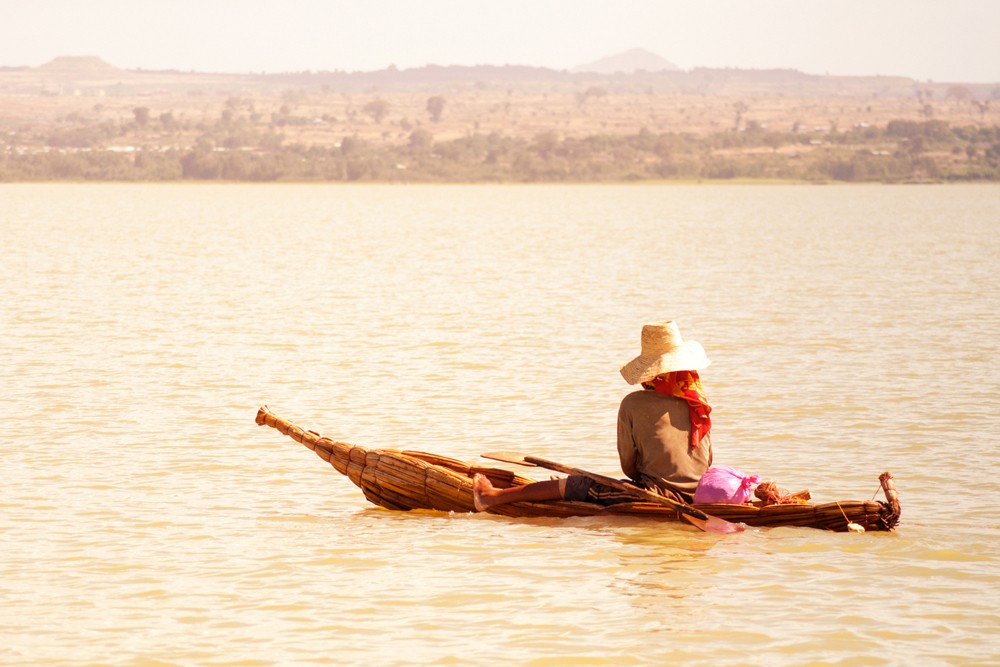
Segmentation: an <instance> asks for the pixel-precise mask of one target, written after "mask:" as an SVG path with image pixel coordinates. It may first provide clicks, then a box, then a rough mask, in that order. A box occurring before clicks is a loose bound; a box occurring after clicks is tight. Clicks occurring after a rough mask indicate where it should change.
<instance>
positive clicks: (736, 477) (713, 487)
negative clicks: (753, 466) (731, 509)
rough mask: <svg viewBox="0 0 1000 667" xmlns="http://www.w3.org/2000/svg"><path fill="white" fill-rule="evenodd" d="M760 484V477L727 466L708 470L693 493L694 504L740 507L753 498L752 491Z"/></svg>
mask: <svg viewBox="0 0 1000 667" xmlns="http://www.w3.org/2000/svg"><path fill="white" fill-rule="evenodd" d="M758 483H760V475H750V476H747V475H745V474H744V473H743V472H742V471H740V470H737V469H736V468H730V467H729V466H719V467H717V468H709V469H708V470H706V471H705V474H704V475H702V476H701V480H700V481H699V482H698V488H697V490H695V492H694V501H695V502H696V503H727V504H730V505H742V504H744V503H746V502H747V501H749V500H750V498H751V497H752V496H753V490H754V488H756V486H757V484H758Z"/></svg>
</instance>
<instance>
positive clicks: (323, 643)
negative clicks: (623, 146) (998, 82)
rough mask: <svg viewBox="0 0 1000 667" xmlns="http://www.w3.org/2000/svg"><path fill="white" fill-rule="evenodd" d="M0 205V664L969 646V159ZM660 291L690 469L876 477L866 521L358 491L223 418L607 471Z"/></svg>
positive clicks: (102, 193)
mask: <svg viewBox="0 0 1000 667" xmlns="http://www.w3.org/2000/svg"><path fill="white" fill-rule="evenodd" d="M0 233H2V244H0V303H2V304H3V305H2V308H0V359H2V364H0V387H2V388H3V401H2V402H0V411H2V414H3V416H4V420H3V421H4V427H3V435H2V436H0V443H2V450H0V451H2V463H3V484H2V487H0V488H2V491H0V664H4V665H91V664H107V665H325V664H330V665H333V664H338V665H339V664H366V665H367V664H371V665H385V664H421V663H423V664H426V663H434V664H470V663H473V662H477V661H489V662H496V661H500V660H504V661H509V662H510V663H512V664H521V665H539V666H542V665H563V664H567V665H579V664H587V665H632V664H636V665H647V664H657V665H663V664H686V665H720V664H722V665H738V664H754V665H757V664H761V665H764V664H766V665H806V664H817V665H819V664H850V665H854V664H864V665H897V664H906V665H915V664H919V665H936V664H941V665H959V664H983V665H985V664H1000V628H998V622H997V618H998V614H1000V569H998V562H1000V547H998V538H1000V530H998V525H997V524H998V522H997V519H996V515H995V514H994V512H995V507H996V503H997V499H998V498H1000V465H998V463H1000V454H998V451H1000V368H998V363H997V357H998V347H1000V346H998V343H997V338H998V331H1000V281H998V280H997V277H996V272H997V269H998V265H1000V187H998V186H995V185H990V186H951V187H941V186H926V187H924V186H909V187H879V186H843V187H841V186H826V187H824V186H787V187H786V186H714V185H702V186H697V185H692V186H681V185H670V186H653V185H640V186H538V187H529V186H524V187H521V186H428V187H423V186H420V187H412V186H410V187H408V186H361V187H349V186H327V185H267V186H258V185H51V184H27V185H21V184H18V185H10V184H8V185H0ZM664 317H673V318H676V319H677V320H678V321H679V322H680V324H681V328H682V331H683V332H684V334H685V336H686V337H687V338H689V339H693V340H697V341H699V342H701V343H702V344H703V345H704V346H705V347H706V349H707V351H708V353H709V356H710V357H711V358H712V360H713V364H712V366H711V367H710V368H709V369H708V370H706V371H705V372H704V373H703V379H704V382H705V387H706V390H707V392H708V394H709V397H710V398H711V399H712V400H713V402H714V404H715V412H713V419H714V424H715V429H714V443H715V453H716V462H717V463H720V464H728V465H734V466H736V467H739V468H741V469H743V470H745V471H747V472H749V473H758V474H761V475H763V476H764V477H765V478H769V479H775V480H777V481H779V483H781V484H782V486H785V487H788V488H792V489H799V488H804V487H808V488H809V489H811V490H812V492H813V496H814V498H815V499H816V500H818V501H830V500H835V499H866V498H870V497H872V496H873V495H874V494H875V492H876V490H877V489H878V480H877V477H878V474H879V473H880V472H882V471H883V470H890V471H892V473H893V474H894V475H895V476H896V478H897V488H898V489H899V492H900V497H901V500H902V503H903V523H902V524H901V526H900V527H899V528H898V530H897V532H895V533H892V534H884V533H879V534H874V533H868V534H865V535H851V534H833V533H826V532H821V531H817V530H811V529H790V528H784V529H771V530H749V531H747V532H745V533H743V534H740V535H734V536H722V537H720V536H715V535H707V534H704V533H699V532H698V531H696V530H695V529H693V528H691V527H690V526H685V525H678V524H661V523H656V522H649V521H643V520H639V519H628V518H619V519H615V520H597V519H593V518H579V519H570V520H561V521H560V520H512V519H505V518H501V517H496V516H490V515H476V514H458V515H449V514H445V513H434V512H413V513H397V512H390V511H387V510H384V509H381V508H378V507H375V506H373V505H370V504H368V503H367V501H366V500H365V499H364V497H363V496H362V494H361V492H360V491H359V490H358V489H357V488H356V487H354V486H353V485H352V484H351V483H350V482H349V481H348V480H347V479H346V478H345V477H342V476H340V475H339V474H337V473H336V471H334V470H333V469H332V468H331V467H330V466H328V465H327V464H325V463H324V462H323V461H321V460H320V459H319V458H317V457H316V456H315V455H314V454H313V453H311V452H309V451H308V450H306V449H305V448H303V447H302V446H301V445H299V444H297V443H295V442H293V441H292V440H290V439H288V438H286V437H284V436H281V435H280V434H279V433H277V432H276V431H274V430H272V429H265V428H260V427H257V426H256V425H255V424H254V415H255V413H256V410H257V407H258V406H259V405H260V404H262V403H268V404H269V405H270V407H271V409H272V410H274V412H275V413H276V414H278V415H279V416H282V417H286V418H289V419H292V420H294V421H296V422H297V423H299V424H301V425H303V426H305V427H308V428H311V429H314V430H317V431H319V432H321V433H323V434H324V435H329V436H331V437H334V438H337V439H341V440H346V441H349V442H355V443H357V444H360V445H364V446H366V447H370V448H377V447H393V448H410V449H420V450H425V451H431V452H437V453H441V454H446V455H449V456H454V457H457V458H461V459H464V460H469V461H474V460H480V459H478V455H479V454H480V453H482V452H485V451H489V450H497V449H506V450H515V451H522V452H526V453H532V454H536V455H541V456H545V457H547V458H551V459H555V460H559V461H563V462H566V463H570V464H573V465H577V466H580V467H584V468H589V469H591V470H595V471H598V472H605V473H608V474H616V473H617V472H618V471H617V458H616V453H615V445H614V428H615V416H616V411H617V406H618V402H619V400H620V399H621V397H622V396H623V395H624V394H625V393H626V392H628V391H629V390H630V388H629V387H628V386H627V385H625V383H624V382H623V381H622V380H621V377H620V376H619V375H618V367H619V365H620V364H622V363H624V362H625V361H627V360H629V359H630V358H631V357H632V356H634V355H635V354H636V353H637V352H638V346H639V329H640V327H641V324H642V323H643V322H645V321H648V320H651V319H659V318H664ZM522 472H524V471H522ZM528 474H532V473H530V472H529V473H528ZM536 476H537V475H536ZM541 477H542V478H544V475H542V476H541Z"/></svg>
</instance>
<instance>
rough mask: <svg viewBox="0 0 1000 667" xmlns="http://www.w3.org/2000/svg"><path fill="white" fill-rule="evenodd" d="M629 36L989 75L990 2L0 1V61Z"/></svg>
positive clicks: (283, 65) (546, 52)
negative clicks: (59, 57)
mask: <svg viewBox="0 0 1000 667" xmlns="http://www.w3.org/2000/svg"><path fill="white" fill-rule="evenodd" d="M633 47H638V48H643V49H647V50H649V51H652V52H654V53H656V54H658V55H661V56H663V57H664V58H666V59H668V60H670V61H672V62H674V63H675V64H677V65H679V66H680V67H682V68H684V69H690V68H692V67H699V66H703V67H742V68H769V67H790V68H794V69H798V70H802V71H804V72H808V73H812V74H824V73H830V74H854V75H864V74H887V75H888V74H893V75H903V76H910V77H913V78H916V79H921V80H925V79H932V80H934V81H963V82H1000V0H950V1H948V2H945V1H944V0H355V1H348V0H242V1H241V0H0V66H20V65H30V66H35V65H40V64H42V63H45V62H47V61H49V60H51V59H52V58H54V57H56V56H59V55H96V56H100V57H101V58H103V59H104V60H106V61H108V62H109V63H111V64H112V65H116V66H118V67H123V68H127V69H136V68H143V69H180V70H197V71H205V72H284V71H302V70H335V69H342V70H376V69H383V68H385V67H387V66H389V65H390V64H395V65H396V66H397V67H399V68H401V69H403V68H409V67H419V66H422V65H426V64H429V63H433V64H438V65H451V64H456V65H477V64H489V65H504V64H516V65H537V66H544V67H551V68H554V69H569V68H571V67H573V66H575V65H579V64H582V63H585V62H589V61H592V60H595V59H597V58H600V57H603V56H606V55H612V54H615V53H618V52H621V51H624V50H626V49H629V48H633Z"/></svg>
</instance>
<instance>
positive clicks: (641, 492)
mask: <svg viewBox="0 0 1000 667" xmlns="http://www.w3.org/2000/svg"><path fill="white" fill-rule="evenodd" d="M480 456H482V457H483V458H484V459H493V460H494V461H504V462H506V463H514V464H517V465H524V466H536V467H539V468H547V469H549V470H555V471H556V472H562V473H566V474H567V475H582V476H583V477H589V478H590V479H592V480H594V481H595V482H599V483H601V484H605V485H607V486H610V487H614V488H616V489H618V490H619V491H624V492H626V493H628V494H630V495H632V496H635V498H636V499H637V500H645V501H648V502H651V503H656V504H658V505H665V506H667V507H669V508H671V509H673V510H676V511H677V512H678V513H679V514H680V515H681V518H682V519H684V520H685V521H687V522H688V523H690V524H691V525H692V526H695V527H696V528H699V529H701V530H703V531H705V532H707V533H719V534H720V535H721V534H727V533H741V532H743V531H744V530H746V528H744V527H743V526H741V525H739V524H735V523H732V522H730V521H726V520H725V519H721V518H719V517H717V516H711V515H709V514H705V513H704V512H702V511H701V510H700V509H697V508H694V507H691V506H690V505H687V504H685V503H682V502H679V501H677V500H674V499H672V498H667V497H665V496H661V495H659V494H658V493H653V492H652V491H647V490H646V489H641V488H639V487H638V486H636V485H634V484H629V483H628V482H623V481H621V480H618V479H615V478H614V477H607V476H605V475H599V474H597V473H594V472H588V471H586V470H581V469H580V468H574V467H572V466H568V465H564V464H562V463H556V462H555V461H549V460H547V459H542V458H538V457H537V456H522V455H520V454H515V453H513V452H487V453H486V454H481V455H480Z"/></svg>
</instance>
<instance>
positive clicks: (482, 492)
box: [472, 472, 493, 512]
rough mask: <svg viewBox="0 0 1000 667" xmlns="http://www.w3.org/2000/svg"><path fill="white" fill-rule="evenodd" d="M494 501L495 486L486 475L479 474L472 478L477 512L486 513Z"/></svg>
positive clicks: (473, 497)
mask: <svg viewBox="0 0 1000 667" xmlns="http://www.w3.org/2000/svg"><path fill="white" fill-rule="evenodd" d="M492 499H493V484H492V483H491V482H490V480H489V478H488V477H486V475H484V474H482V473H478V472H477V473H476V475H475V476H474V477H473V478H472V502H473V504H474V505H475V506H476V511H477V512H485V511H486V510H487V509H489V507H490V505H492V504H493V503H492V502H491V501H492Z"/></svg>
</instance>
